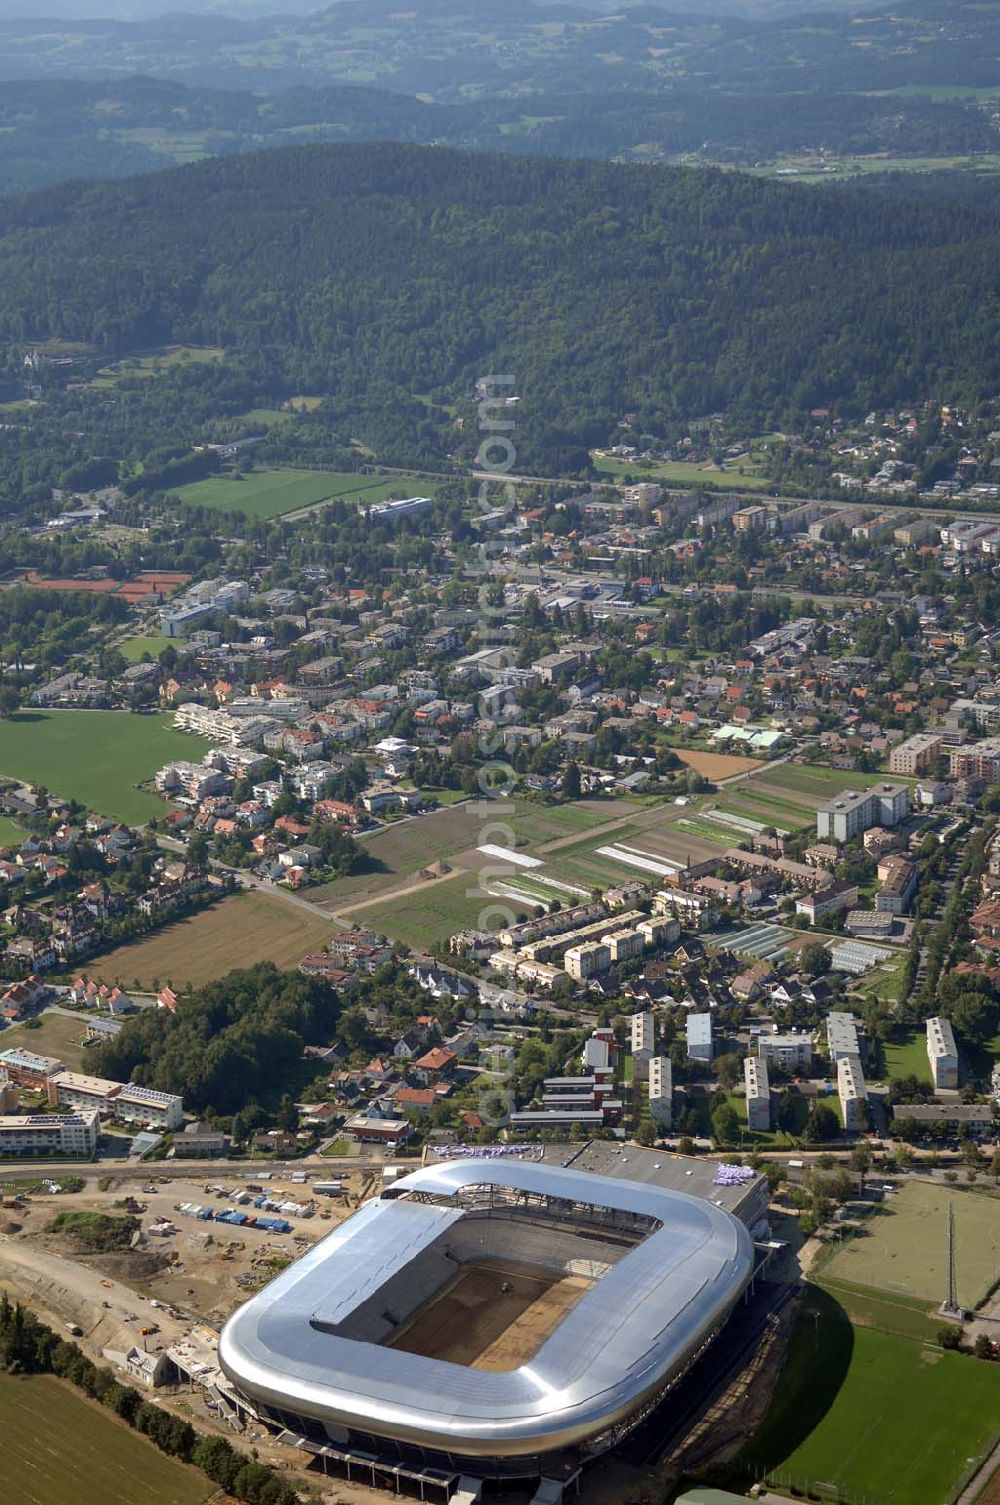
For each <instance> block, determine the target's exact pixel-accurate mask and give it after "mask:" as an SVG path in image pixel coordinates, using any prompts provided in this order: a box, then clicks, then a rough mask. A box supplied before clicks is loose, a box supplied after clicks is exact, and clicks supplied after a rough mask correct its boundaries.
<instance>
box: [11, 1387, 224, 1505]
mask: <svg viewBox="0 0 1000 1505" xmlns="http://www.w3.org/2000/svg"><path fill="white" fill-rule="evenodd" d="M0 1432H2V1434H3V1441H4V1474H5V1479H4V1498H5V1500H6V1501H7V1502H8V1505H40V1502H42V1501H46V1502H51V1505H60V1502H62V1501H68V1500H70V1499H72V1500H73V1501H74V1502H75V1505H134V1502H135V1500H136V1498H137V1493H141V1497H142V1499H143V1501H144V1505H201V1501H203V1500H206V1499H207V1498H208V1496H209V1495H210V1494H211V1493H213V1490H214V1486H213V1485H212V1484H211V1482H210V1481H209V1480H208V1479H207V1478H206V1477H205V1475H204V1474H202V1473H200V1472H199V1470H198V1469H194V1468H189V1467H188V1466H187V1465H186V1464H183V1463H178V1462H177V1460H176V1459H174V1458H167V1457H166V1456H165V1455H164V1454H163V1453H161V1452H160V1451H159V1450H158V1449H157V1448H155V1447H154V1446H153V1444H152V1443H151V1442H148V1441H147V1440H146V1438H144V1437H142V1436H140V1435H139V1434H138V1433H137V1432H132V1431H131V1430H130V1429H129V1428H128V1426H126V1424H125V1423H124V1422H121V1421H118V1420H117V1419H116V1418H115V1417H114V1416H112V1415H111V1414H110V1413H109V1412H108V1411H107V1410H106V1409H105V1408H104V1407H103V1406H100V1405H98V1403H97V1402H96V1401H89V1400H87V1399H86V1398H85V1397H84V1396H82V1395H80V1394H79V1393H78V1392H77V1391H76V1390H74V1389H73V1387H72V1386H71V1385H70V1384H69V1383H68V1382H67V1383H64V1382H62V1381H61V1380H57V1379H56V1378H55V1377H54V1376H52V1375H32V1376H31V1377H30V1378H19V1379H14V1378H12V1377H11V1376H9V1375H3V1376H0ZM140 1480H141V1481H142V1483H141V1491H140V1490H139V1481H140Z"/></svg>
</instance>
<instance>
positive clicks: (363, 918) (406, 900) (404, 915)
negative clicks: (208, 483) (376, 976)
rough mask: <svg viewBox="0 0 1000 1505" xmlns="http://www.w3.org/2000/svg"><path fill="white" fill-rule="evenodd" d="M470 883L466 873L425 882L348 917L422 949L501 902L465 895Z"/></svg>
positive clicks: (462, 927)
mask: <svg viewBox="0 0 1000 1505" xmlns="http://www.w3.org/2000/svg"><path fill="white" fill-rule="evenodd" d="M472 886H473V884H472V883H471V882H470V875H469V874H468V873H458V874H456V876H455V877H453V878H446V879H445V881H444V882H443V883H428V884H427V885H426V887H422V888H414V889H413V891H412V892H411V893H399V894H396V895H394V896H393V897H392V898H390V899H385V900H383V901H381V902H377V903H373V904H366V905H364V907H363V908H360V909H358V911H357V912H356V913H355V914H352V916H351V918H352V919H353V920H354V921H356V923H357V924H359V925H368V926H370V927H371V929H372V930H374V931H375V932H376V933H377V934H379V935H387V936H388V937H389V939H390V940H393V941H403V942H404V943H405V944H406V945H407V946H412V947H413V948H414V950H419V951H423V950H425V949H426V948H427V947H428V946H431V945H433V944H434V942H435V941H444V940H447V939H448V937H449V936H450V935H454V933H455V931H456V930H465V929H468V928H469V927H470V926H474V925H475V924H476V923H477V921H478V919H479V916H480V915H481V914H482V913H483V911H484V909H486V907H487V906H488V905H490V904H498V903H500V902H501V901H500V900H497V899H490V898H489V897H485V898H483V897H480V898H474V899H469V898H467V897H466V889H468V888H471V887H472Z"/></svg>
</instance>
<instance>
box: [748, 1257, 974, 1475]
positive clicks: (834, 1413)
mask: <svg viewBox="0 0 1000 1505" xmlns="http://www.w3.org/2000/svg"><path fill="white" fill-rule="evenodd" d="M998 1418H1000V1368H998V1366H996V1365H993V1364H984V1363H981V1362H976V1361H975V1360H973V1359H970V1358H969V1357H968V1356H967V1355H964V1354H955V1353H945V1352H943V1351H942V1350H941V1349H939V1348H937V1347H935V1346H933V1345H931V1344H928V1343H924V1342H921V1341H918V1340H917V1339H914V1338H909V1337H900V1336H897V1335H894V1334H891V1333H887V1332H882V1331H880V1330H878V1329H875V1328H869V1327H859V1326H853V1325H852V1323H851V1321H850V1319H849V1317H848V1314H847V1312H846V1311H845V1310H844V1308H843V1307H842V1306H841V1305H840V1304H839V1302H838V1301H837V1300H836V1298H835V1297H834V1296H833V1295H831V1294H830V1293H828V1292H826V1291H823V1290H819V1289H817V1288H816V1287H812V1288H811V1289H810V1291H809V1293H808V1296H807V1298H806V1301H805V1303H804V1306H803V1310H802V1312H801V1314H800V1316H799V1318H798V1321H797V1323H796V1327H795V1331H794V1333H793V1335H792V1340H791V1344H790V1347H789V1352H788V1358H787V1361H786V1364H785V1367H784V1369H783V1371H782V1374H781V1378H780V1380H779V1381H778V1386H777V1389H776V1391H775V1394H774V1398H773V1400H772V1403H771V1407H770V1410H769V1411H768V1414H767V1417H766V1418H765V1421H764V1424H763V1426H762V1427H761V1428H760V1429H759V1431H758V1432H757V1433H756V1435H755V1436H754V1437H753V1439H752V1440H751V1442H750V1444H749V1445H748V1447H747V1448H746V1450H745V1451H744V1453H743V1455H742V1458H741V1460H740V1462H741V1464H742V1465H743V1466H744V1468H745V1469H746V1470H747V1474H748V1476H753V1477H758V1476H759V1475H760V1474H761V1473H766V1474H767V1476H768V1477H769V1478H770V1479H771V1480H772V1481H773V1482H774V1483H775V1484H777V1485H778V1486H779V1487H781V1486H784V1487H785V1488H786V1489H787V1488H788V1487H789V1486H794V1487H795V1488H796V1489H797V1490H799V1491H802V1490H805V1489H812V1490H813V1491H814V1495H813V1497H814V1498H822V1499H827V1498H832V1499H839V1498H845V1499H848V1500H852V1501H854V1500H858V1501H861V1500H869V1501H872V1502H875V1501H878V1502H879V1505H942V1502H944V1501H946V1500H949V1499H951V1498H952V1491H953V1488H954V1486H955V1485H956V1484H957V1483H958V1481H959V1480H960V1479H961V1478H962V1477H963V1476H964V1475H965V1474H966V1472H967V1470H969V1469H970V1467H972V1466H974V1462H975V1460H976V1459H978V1458H981V1457H983V1456H984V1455H985V1454H986V1453H987V1452H988V1450H989V1448H990V1446H991V1445H992V1442H993V1440H994V1434H995V1433H996V1431H997V1427H998Z"/></svg>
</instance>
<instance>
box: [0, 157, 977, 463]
mask: <svg viewBox="0 0 1000 1505" xmlns="http://www.w3.org/2000/svg"><path fill="white" fill-rule="evenodd" d="M199 203H203V204H204V205H205V208H206V212H205V213H198V212H197V206H198V204H199ZM209 206H211V208H210V212H208V209H209ZM996 228H997V226H996V220H995V218H994V217H993V216H991V215H988V214H986V213H984V212H980V211H974V210H971V209H954V208H952V209H949V210H948V211H947V212H942V211H939V210H938V209H936V208H934V207H931V206H913V205H902V204H899V203H895V202H890V201H888V200H884V199H882V198H880V197H877V196H870V195H865V194H861V193H857V194H849V193H846V192H837V193H831V192H824V191H820V190H801V189H792V188H789V187H787V186H785V185H780V184H774V183H767V182H762V181H749V180H747V179H745V178H740V177H738V176H735V175H731V174H724V173H717V172H694V171H687V170H683V169H669V170H667V169H665V170H662V171H658V172H655V173H654V172H652V171H650V170H648V169H645V168H635V167H623V166H617V165H614V166H612V165H604V164H593V163H581V162H577V163H570V164H565V163H554V162H548V161H544V160H541V159H530V160H525V159H513V158H502V157H490V156H469V155H465V154H462V153H456V152H451V151H446V150H428V149H424V148H418V147H400V146H395V145H385V144H379V143H375V144H359V145H348V146H343V147H308V148H297V149H294V150H288V151H283V152H268V153H262V154H258V155H250V156H243V157H237V158H232V159H227V160H225V161H208V162H202V163H199V164H197V165H195V166H193V167H190V168H184V169H179V170H177V171H175V172H169V173H162V174H157V175H155V176H153V177H149V178H144V179H137V180H133V181H130V182H128V183H123V184H122V183H119V184H101V185H96V186H94V185H88V186H80V185H69V186H65V187H62V188H58V189H51V190H46V191H43V192H40V193H37V194H35V195H32V196H30V197H27V198H24V199H20V200H14V201H10V202H8V203H7V204H6V205H4V206H2V208H0V339H3V340H4V341H6V342H8V344H10V345H11V346H12V348H14V349H17V348H23V347H24V345H25V344H28V343H30V342H32V341H35V340H38V339H42V338H45V337H47V336H60V337H63V338H66V339H70V340H75V341H85V342H87V343H88V344H90V345H92V346H93V347H95V349H96V350H97V351H98V352H100V354H101V355H102V356H108V355H117V354H120V353H122V352H125V351H128V350H132V349H136V348H144V347H149V346H152V345H162V344H164V343H169V342H182V343H194V344H202V345H213V346H221V347H223V348H225V349H226V350H227V352H228V359H227V363H226V365H225V367H224V370H225V371H228V372H230V376H229V378H223V379H221V380H220V373H219V371H218V369H216V368H215V367H212V366H209V367H204V368H201V373H200V374H199V372H198V371H197V370H192V371H190V372H187V373H182V374H181V375H178V376H177V377H176V380H175V381H173V383H172V384H165V386H164V388H163V390H161V391H160V392H159V393H158V394H157V396H156V400H157V401H158V403H159V406H160V415H161V423H162V422H163V421H165V420H166V419H167V418H168V417H169V411H168V409H169V406H170V402H171V401H173V402H175V403H176V404H177V405H178V410H179V408H180V407H181V406H182V405H183V404H184V403H185V402H186V400H187V397H188V394H189V393H191V394H192V396H193V397H194V398H195V399H196V400H201V401H203V402H208V403H209V407H211V403H212V401H215V400H217V394H218V392H219V390H220V389H221V392H222V397H223V399H225V381H226V380H227V379H229V380H235V382H236V383H237V385H239V386H241V387H242V388H243V389H244V394H243V400H244V401H245V394H246V389H252V390H255V391H256V392H258V393H259V392H260V391H261V390H262V389H263V390H270V391H271V392H272V393H273V394H274V395H275V396H278V395H281V394H282V393H285V394H290V393H294V392H296V391H298V392H302V391H305V392H309V391H320V392H327V393H330V394H332V397H333V408H332V410H331V413H330V415H329V417H331V418H333V420H334V421H336V413H337V411H338V410H339V411H341V412H343V413H344V415H345V416H346V415H348V414H349V412H350V410H351V408H352V406H353V407H354V409H355V410H356V412H357V415H358V417H359V418H360V419H361V420H362V427H363V420H364V413H365V411H368V410H370V409H371V408H373V407H374V405H375V404H374V403H373V397H374V396H375V395H376V394H378V396H379V399H380V402H384V401H389V402H395V403H398V404H400V405H402V407H403V408H404V409H405V407H406V404H407V403H409V404H410V405H411V406H412V405H413V404H414V399H413V396H412V394H413V393H414V392H423V393H430V394H432V395H435V394H445V393H447V394H449V396H450V397H451V398H453V397H454V395H455V393H456V392H458V393H461V392H462V391H467V392H471V388H472V384H473V382H474V381H475V379H476V378H477V377H479V376H481V375H482V374H483V373H484V372H488V371H491V370H492V371H509V372H513V373H515V374H516V379H517V386H518V390H519V392H520V394H521V395H522V397H523V399H524V402H523V406H522V408H521V409H519V414H518V443H517V453H518V465H519V468H523V469H528V468H532V469H537V470H538V471H541V470H542V469H543V468H544V469H547V470H548V471H550V472H551V471H559V470H560V469H563V470H566V469H574V468H576V469H579V468H581V466H582V465H585V464H586V446H588V445H590V444H594V443H600V442H604V441H605V440H606V438H607V435H608V433H609V432H610V431H611V430H612V428H613V427H614V424H615V423H616V422H617V420H618V419H619V418H620V417H621V414H622V412H623V411H625V410H627V409H630V408H631V409H634V410H635V411H636V413H637V415H638V422H639V423H640V424H645V425H649V424H652V423H655V422H656V421H658V420H659V419H660V418H661V417H662V415H663V414H664V413H669V414H673V415H675V416H678V417H685V416H689V417H693V416H697V415H699V414H704V413H706V412H712V411H719V410H725V411H726V412H727V413H728V414H729V415H730V418H731V420H732V421H733V422H735V423H739V424H742V425H744V429H745V428H746V427H748V426H750V425H755V424H762V425H766V426H768V427H773V426H782V425H788V424H791V423H793V422H794V421H795V420H796V419H797V418H801V416H802V414H803V413H805V412H808V411H809V410H811V409H812V408H813V407H815V406H816V405H818V404H822V405H824V406H839V407H840V408H842V409H843V410H844V411H845V412H850V413H863V412H865V411H867V409H868V408H869V407H871V406H874V405H878V406H884V405H886V404H890V403H892V402H895V401H902V400H906V401H913V400H917V399H919V398H921V397H924V396H927V395H931V394H933V395H937V396H939V397H941V398H942V399H943V400H950V401H967V402H975V401H976V399H977V398H979V397H980V396H982V395H983V394H984V393H987V392H992V391H994V390H996V388H997V385H998V382H1000V353H998V350H1000V346H998V342H997V340H996V327H997V291H996V287H995V266H996ZM206 373H207V374H206ZM143 385H145V386H146V387H149V386H150V385H152V384H150V383H149V382H146V383H145V384H144V383H142V382H138V381H136V382H134V383H133V384H132V386H133V387H136V388H138V387H141V386H143ZM157 385H159V384H157ZM171 393H173V394H174V396H173V398H172V399H171ZM198 394H200V398H199V396H198ZM100 395H101V394H99V393H96V394H95V393H91V394H90V399H89V400H91V401H93V400H94V399H96V398H99V397H100ZM165 399H166V400H167V409H165V408H164V400H165ZM153 400H154V399H153V398H151V397H150V396H148V395H147V396H144V395H143V394H141V393H139V392H132V391H130V392H127V393H122V394H121V402H122V403H124V404H125V405H126V407H127V406H128V404H139V405H140V407H141V406H142V405H143V404H144V403H145V404H149V403H150V402H152V401H153ZM116 406H117V404H116ZM416 406H417V407H420V406H421V405H420V404H416ZM207 411H208V410H207V409H206V416H207ZM216 411H217V409H216ZM470 412H471V409H470ZM115 421H116V422H118V423H119V424H120V423H121V414H119V415H118V417H117V419H116V420H115ZM465 432H466V436H467V437H465V438H464V439H463V438H462V437H461V436H458V443H459V452H460V454H461V457H462V458H463V459H465V458H472V456H473V455H474V452H475V449H476V446H477V445H478V443H479V433H478V430H477V426H476V424H475V423H474V422H472V421H469V422H467V423H466V430H465ZM174 437H175V438H176V435H175V436H174ZM362 437H365V436H364V434H362ZM455 440H456V435H455V431H454V428H453V426H452V424H451V421H450V419H448V417H447V415H446V414H445V413H444V412H443V411H441V412H440V413H439V414H438V415H437V416H435V415H434V414H433V413H431V414H429V413H428V412H427V410H425V411H424V416H423V418H419V417H418V416H417V415H416V414H414V418H413V427H412V430H411V439H410V447H411V449H413V450H415V451H419V452H421V453H423V454H425V455H427V454H429V453H433V452H435V451H436V453H437V454H438V456H439V459H440V458H443V452H444V451H445V449H446V448H448V447H451V446H453V445H454V443H455ZM101 443H102V445H103V447H104V450H105V452H106V450H107V445H106V443H105V441H104V439H103V437H101ZM466 450H468V454H466V452H465V451H466Z"/></svg>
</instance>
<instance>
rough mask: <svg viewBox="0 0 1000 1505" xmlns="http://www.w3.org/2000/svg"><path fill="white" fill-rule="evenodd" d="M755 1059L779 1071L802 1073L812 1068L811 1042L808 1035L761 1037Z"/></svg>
mask: <svg viewBox="0 0 1000 1505" xmlns="http://www.w3.org/2000/svg"><path fill="white" fill-rule="evenodd" d="M757 1059H758V1060H759V1061H766V1062H770V1064H771V1065H772V1066H777V1067H778V1069H779V1070H780V1071H790V1072H803V1071H808V1070H809V1069H810V1067H811V1066H812V1041H811V1040H810V1038H809V1036H808V1035H761V1036H760V1038H759V1039H758V1041H757Z"/></svg>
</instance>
